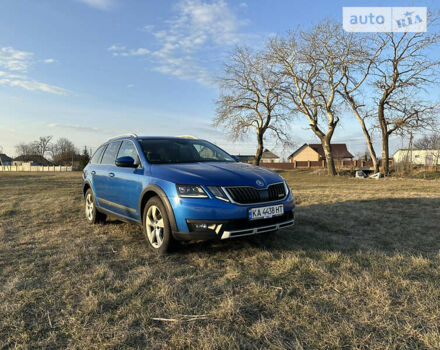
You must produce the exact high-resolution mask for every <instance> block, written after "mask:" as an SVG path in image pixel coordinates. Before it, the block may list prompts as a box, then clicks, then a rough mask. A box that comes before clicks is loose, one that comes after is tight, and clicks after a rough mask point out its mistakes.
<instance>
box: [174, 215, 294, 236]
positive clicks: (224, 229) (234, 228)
mask: <svg viewBox="0 0 440 350" xmlns="http://www.w3.org/2000/svg"><path fill="white" fill-rule="evenodd" d="M294 224H295V214H294V210H293V209H292V210H289V211H286V212H285V213H284V214H283V215H281V216H277V217H273V218H270V219H261V220H254V221H250V220H248V219H232V220H187V225H188V227H189V228H190V232H173V235H174V238H176V239H178V240H184V241H188V240H212V239H228V238H235V237H243V236H250V235H255V234H259V233H264V232H271V231H276V230H279V229H281V228H285V227H289V226H293V225H294ZM196 227H198V228H196Z"/></svg>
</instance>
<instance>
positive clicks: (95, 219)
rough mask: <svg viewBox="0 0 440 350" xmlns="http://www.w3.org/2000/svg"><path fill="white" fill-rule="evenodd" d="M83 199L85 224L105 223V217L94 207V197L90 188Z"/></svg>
mask: <svg viewBox="0 0 440 350" xmlns="http://www.w3.org/2000/svg"><path fill="white" fill-rule="evenodd" d="M84 199H85V200H84V209H85V214H86V219H87V222H88V223H89V224H99V223H103V222H105V219H106V215H105V214H102V213H100V212H99V211H98V209H97V207H96V201H95V196H94V195H93V191H92V189H91V188H89V189H88V190H87V192H86V195H85V198H84Z"/></svg>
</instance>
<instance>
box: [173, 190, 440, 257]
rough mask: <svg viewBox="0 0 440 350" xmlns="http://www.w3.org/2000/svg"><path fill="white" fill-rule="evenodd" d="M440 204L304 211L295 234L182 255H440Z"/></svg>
mask: <svg viewBox="0 0 440 350" xmlns="http://www.w3.org/2000/svg"><path fill="white" fill-rule="evenodd" d="M439 208H440V198H382V199H376V200H359V201H355V200H350V201H345V202H335V203H323V204H314V205H309V206H306V205H300V206H297V209H296V223H295V227H294V228H288V229H283V230H280V231H278V232H276V233H272V234H263V235H257V236H248V237H243V238H235V239H231V240H226V241H220V242H217V241H216V242H201V243H200V242H199V243H197V242H195V243H189V244H185V246H184V248H183V249H182V248H180V249H178V254H190V253H193V252H201V251H225V250H236V249H244V248H248V247H254V248H262V249H268V250H271V251H292V250H333V251H339V252H353V251H358V250H370V251H381V252H384V253H389V254H393V253H396V252H401V253H408V254H422V255H426V254H436V253H438V251H439V250H440V209H439Z"/></svg>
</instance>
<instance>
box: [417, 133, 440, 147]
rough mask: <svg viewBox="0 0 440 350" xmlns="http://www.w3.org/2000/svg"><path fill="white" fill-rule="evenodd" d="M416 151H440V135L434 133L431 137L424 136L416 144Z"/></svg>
mask: <svg viewBox="0 0 440 350" xmlns="http://www.w3.org/2000/svg"><path fill="white" fill-rule="evenodd" d="M414 149H419V150H423V149H440V133H438V132H437V133H436V132H433V133H432V134H430V135H424V136H423V137H422V138H420V139H418V140H416V141H415V142H414Z"/></svg>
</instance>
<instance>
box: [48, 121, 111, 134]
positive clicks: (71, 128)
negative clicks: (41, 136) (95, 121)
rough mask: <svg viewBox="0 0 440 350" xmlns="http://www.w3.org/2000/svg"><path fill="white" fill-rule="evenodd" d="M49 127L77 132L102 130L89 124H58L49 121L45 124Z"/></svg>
mask: <svg viewBox="0 0 440 350" xmlns="http://www.w3.org/2000/svg"><path fill="white" fill-rule="evenodd" d="M47 126H48V127H49V128H56V129H62V130H67V131H78V132H92V133H96V132H103V131H104V130H103V129H100V128H92V127H89V126H81V125H70V124H58V123H50V124H47Z"/></svg>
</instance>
